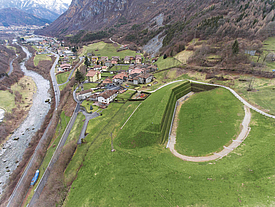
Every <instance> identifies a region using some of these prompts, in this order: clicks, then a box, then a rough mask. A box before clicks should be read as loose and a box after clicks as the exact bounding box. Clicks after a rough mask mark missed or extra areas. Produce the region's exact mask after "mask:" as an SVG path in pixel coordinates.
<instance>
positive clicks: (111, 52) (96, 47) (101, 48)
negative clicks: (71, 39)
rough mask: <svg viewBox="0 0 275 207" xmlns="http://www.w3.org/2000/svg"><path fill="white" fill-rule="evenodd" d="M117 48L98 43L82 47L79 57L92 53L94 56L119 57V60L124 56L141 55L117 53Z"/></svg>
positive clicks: (125, 52) (130, 51)
mask: <svg viewBox="0 0 275 207" xmlns="http://www.w3.org/2000/svg"><path fill="white" fill-rule="evenodd" d="M118 49H119V47H115V46H114V45H113V44H107V43H105V42H98V43H94V44H90V45H88V46H84V47H83V49H82V50H81V52H80V53H81V54H80V55H87V53H92V52H93V53H94V54H95V55H96V56H108V57H109V58H112V56H119V57H120V58H124V57H125V56H136V55H141V54H140V53H136V52H135V51H132V50H123V51H120V52H117V50H118Z"/></svg>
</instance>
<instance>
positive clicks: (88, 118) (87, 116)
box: [77, 110, 100, 144]
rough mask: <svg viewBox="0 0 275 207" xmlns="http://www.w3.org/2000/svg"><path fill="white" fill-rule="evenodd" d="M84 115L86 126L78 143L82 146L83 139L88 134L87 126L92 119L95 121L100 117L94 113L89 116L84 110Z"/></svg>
mask: <svg viewBox="0 0 275 207" xmlns="http://www.w3.org/2000/svg"><path fill="white" fill-rule="evenodd" d="M82 113H83V115H84V116H85V122H84V125H83V127H82V130H81V133H80V136H79V139H78V141H77V144H81V139H84V138H85V137H86V136H85V133H86V129H87V126H88V123H89V121H90V120H91V119H94V118H96V117H98V116H100V114H99V113H97V112H94V113H92V114H89V113H87V112H86V111H85V110H82Z"/></svg>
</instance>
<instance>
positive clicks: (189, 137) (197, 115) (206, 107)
mask: <svg viewBox="0 0 275 207" xmlns="http://www.w3.org/2000/svg"><path fill="white" fill-rule="evenodd" d="M243 117H244V109H243V104H242V103H241V102H240V101H239V100H238V99H237V98H235V96H234V95H233V94H232V93H231V92H230V91H228V90H226V89H223V88H216V89H214V90H211V91H206V92H202V93H196V94H194V95H193V96H191V97H190V99H189V100H187V101H186V102H185V103H184V104H183V105H182V106H181V109H180V113H179V124H178V128H177V135H176V137H177V141H176V145H175V149H176V150H177V152H178V153H180V154H183V155H188V156H205V155H208V154H211V153H213V152H217V151H221V150H222V149H223V145H227V144H228V143H230V141H231V140H232V139H236V137H237V135H238V133H239V132H240V124H241V122H242V120H243Z"/></svg>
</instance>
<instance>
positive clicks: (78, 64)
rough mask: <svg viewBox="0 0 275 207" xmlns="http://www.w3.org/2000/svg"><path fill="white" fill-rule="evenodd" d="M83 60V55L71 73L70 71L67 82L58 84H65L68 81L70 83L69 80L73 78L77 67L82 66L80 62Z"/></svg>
mask: <svg viewBox="0 0 275 207" xmlns="http://www.w3.org/2000/svg"><path fill="white" fill-rule="evenodd" d="M82 61H83V57H79V62H78V63H77V64H76V65H75V66H74V68H73V69H72V70H71V73H70V75H69V77H68V79H67V81H66V82H65V83H61V84H58V85H59V86H62V85H65V84H66V83H68V82H69V81H70V79H71V77H72V75H73V73H74V71H75V69H76V68H78V67H79V66H80V64H81V63H82Z"/></svg>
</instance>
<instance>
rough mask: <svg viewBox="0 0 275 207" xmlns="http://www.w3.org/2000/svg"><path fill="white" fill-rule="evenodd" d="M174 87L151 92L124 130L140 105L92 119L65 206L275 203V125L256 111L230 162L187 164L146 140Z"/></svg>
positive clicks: (74, 162) (227, 159)
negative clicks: (249, 130)
mask: <svg viewBox="0 0 275 207" xmlns="http://www.w3.org/2000/svg"><path fill="white" fill-rule="evenodd" d="M175 86H176V85H170V86H168V87H165V88H163V89H161V90H159V91H158V92H156V93H154V94H152V95H151V96H150V97H149V98H148V99H146V100H145V101H144V102H143V103H142V104H141V105H140V107H139V108H138V110H137V111H136V112H135V113H134V115H133V116H132V117H131V118H130V120H129V121H128V123H127V124H126V125H125V127H124V128H123V129H120V127H121V126H122V125H123V123H124V122H125V120H126V119H127V118H128V116H129V115H130V114H131V113H132V111H133V110H134V109H135V108H136V106H137V104H139V103H136V102H135V103H129V102H127V104H124V105H121V106H120V107H119V106H118V104H117V105H115V104H114V106H112V107H113V108H110V109H112V110H114V111H112V110H110V111H105V110H104V111H103V113H104V112H112V114H108V113H104V115H105V116H104V115H103V116H101V117H98V118H96V119H94V120H92V121H93V122H90V124H89V129H88V130H87V132H88V133H89V135H88V137H87V140H86V141H87V143H86V144H83V145H81V147H78V149H77V152H76V154H75V155H74V157H73V159H72V162H71V163H70V164H69V166H68V168H67V169H66V172H65V176H67V181H68V182H69V180H70V179H72V178H76V179H75V181H74V182H73V184H72V186H71V189H70V191H69V194H68V197H67V198H66V201H65V203H64V206H108V205H110V206H214V207H215V206H218V207H220V206H240V205H244V206H272V205H274V203H275V198H274V185H273V184H274V182H275V176H274V170H275V167H274V165H273V163H274V162H275V154H274V146H273V144H274V136H273V128H274V124H275V120H274V119H271V118H266V117H263V116H262V115H259V114H258V113H256V112H252V122H251V124H250V127H251V129H252V130H251V132H250V134H249V135H248V137H247V138H246V140H245V141H244V142H243V143H242V144H241V145H240V146H239V147H238V148H237V149H236V150H234V151H233V152H232V153H230V154H229V155H228V156H227V157H225V158H223V159H221V160H217V161H212V162H206V163H192V162H186V161H182V160H181V159H179V158H177V157H175V156H173V155H172V154H171V152H170V151H169V149H166V148H165V146H164V145H162V144H159V143H158V142H157V141H156V140H155V139H154V137H153V136H145V134H146V133H147V134H149V131H150V129H153V128H154V125H156V124H157V123H158V122H159V121H160V120H161V117H162V116H161V115H162V114H163V110H164V109H163V108H165V107H164V106H165V104H166V103H167V101H168V98H169V90H170V89H171V88H172V87H175ZM164 96H165V97H164ZM132 104H136V105H135V106H133V105H132ZM110 106H111V105H110ZM150 106H154V111H153V112H152V110H150V109H151V108H149V107H150ZM108 109H109V108H107V110H108ZM122 114H124V115H123V116H122ZM106 115H107V116H106ZM141 120H142V121H141ZM135 124H136V125H135ZM143 129H148V131H144V133H143V134H139V135H138V136H137V137H136V142H133V139H134V137H133V135H134V134H138V133H139V130H140V131H141V130H143ZM111 132H113V133H112V139H113V140H114V148H115V150H116V151H115V152H111V142H112V141H111V135H110V134H111ZM259 140H260V141H259ZM90 143H93V144H91V145H90ZM85 153H87V155H86V156H85ZM84 159H85V160H84ZM83 160H84V162H83ZM82 162H83V163H82ZM81 165H82V167H81ZM80 167H81V168H80ZM76 170H79V171H78V173H77V174H76ZM70 172H71V173H72V174H70ZM69 176H71V177H70V179H69ZM65 180H66V179H65Z"/></svg>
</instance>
